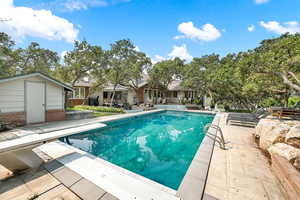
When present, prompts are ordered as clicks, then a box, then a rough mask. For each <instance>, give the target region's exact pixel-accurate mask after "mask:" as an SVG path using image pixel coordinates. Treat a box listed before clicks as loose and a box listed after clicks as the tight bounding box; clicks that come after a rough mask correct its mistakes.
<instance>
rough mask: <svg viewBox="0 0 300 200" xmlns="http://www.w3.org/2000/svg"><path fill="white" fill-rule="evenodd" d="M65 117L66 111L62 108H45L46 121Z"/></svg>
mask: <svg viewBox="0 0 300 200" xmlns="http://www.w3.org/2000/svg"><path fill="white" fill-rule="evenodd" d="M65 119H66V113H65V111H64V110H47V111H46V122H52V121H60V120H65Z"/></svg>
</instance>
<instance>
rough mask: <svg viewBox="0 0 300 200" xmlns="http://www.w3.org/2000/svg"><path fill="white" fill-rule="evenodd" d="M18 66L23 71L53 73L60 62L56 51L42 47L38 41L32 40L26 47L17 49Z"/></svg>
mask: <svg viewBox="0 0 300 200" xmlns="http://www.w3.org/2000/svg"><path fill="white" fill-rule="evenodd" d="M16 55H17V57H18V59H17V63H16V64H17V68H18V70H20V71H21V72H22V73H32V72H43V73H46V74H51V73H53V72H54V71H55V68H56V66H57V65H58V62H59V56H58V55H57V53H56V52H54V51H51V50H49V49H44V48H41V47H40V45H39V44H38V43H36V42H32V43H31V44H30V45H29V46H28V47H27V48H26V49H21V48H19V49H17V50H16Z"/></svg>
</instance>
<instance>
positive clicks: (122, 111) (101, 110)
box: [68, 105, 124, 113]
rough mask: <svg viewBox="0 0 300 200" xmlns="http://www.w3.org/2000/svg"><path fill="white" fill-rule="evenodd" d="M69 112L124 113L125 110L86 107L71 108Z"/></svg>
mask: <svg viewBox="0 0 300 200" xmlns="http://www.w3.org/2000/svg"><path fill="white" fill-rule="evenodd" d="M68 110H91V111H95V112H111V113H124V110H123V109H121V108H114V107H103V106H86V105H81V106H74V107H73V108H69V109H68Z"/></svg>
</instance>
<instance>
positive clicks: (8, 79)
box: [0, 72, 74, 91]
mask: <svg viewBox="0 0 300 200" xmlns="http://www.w3.org/2000/svg"><path fill="white" fill-rule="evenodd" d="M34 76H39V77H41V78H44V79H46V80H48V81H50V82H52V83H54V84H56V85H59V86H62V87H63V88H65V89H66V90H68V91H74V89H73V88H72V87H71V86H69V85H67V84H65V83H63V82H61V81H59V80H56V79H54V78H52V77H51V76H49V75H47V74H44V73H41V72H33V73H30V74H19V75H15V76H10V77H6V78H0V83H4V82H8V81H13V80H18V79H22V78H30V77H34Z"/></svg>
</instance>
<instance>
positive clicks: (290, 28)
mask: <svg viewBox="0 0 300 200" xmlns="http://www.w3.org/2000/svg"><path fill="white" fill-rule="evenodd" d="M260 25H261V26H262V27H264V28H265V29H266V30H268V31H270V32H274V33H277V34H284V33H291V34H295V33H299V32H300V26H299V23H298V22H296V21H291V22H285V23H283V24H280V23H279V22H277V21H269V22H264V21H261V22H260Z"/></svg>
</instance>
